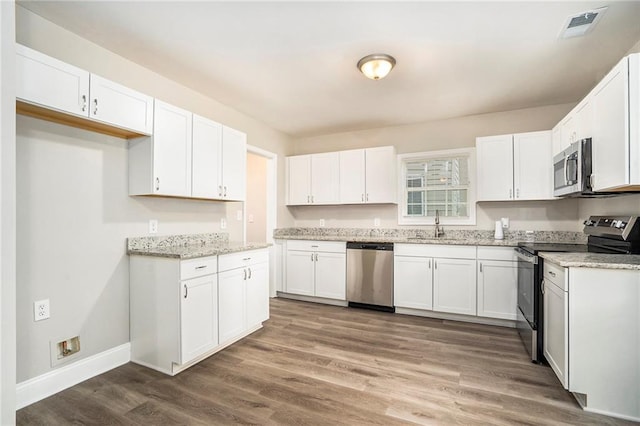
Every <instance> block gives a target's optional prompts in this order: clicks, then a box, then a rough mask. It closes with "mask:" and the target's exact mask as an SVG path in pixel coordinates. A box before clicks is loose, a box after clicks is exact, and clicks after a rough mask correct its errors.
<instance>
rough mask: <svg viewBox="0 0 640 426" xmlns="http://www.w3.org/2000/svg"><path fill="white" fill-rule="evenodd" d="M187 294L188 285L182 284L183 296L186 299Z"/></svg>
mask: <svg viewBox="0 0 640 426" xmlns="http://www.w3.org/2000/svg"><path fill="white" fill-rule="evenodd" d="M188 295H189V287H187V285H186V284H185V285H184V298H185V299H186V298H187V296H188Z"/></svg>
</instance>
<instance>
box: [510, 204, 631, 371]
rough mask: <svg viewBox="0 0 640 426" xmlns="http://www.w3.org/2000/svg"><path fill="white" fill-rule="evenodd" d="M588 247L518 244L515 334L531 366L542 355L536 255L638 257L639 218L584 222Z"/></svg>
mask: <svg viewBox="0 0 640 426" xmlns="http://www.w3.org/2000/svg"><path fill="white" fill-rule="evenodd" d="M583 232H584V233H585V234H587V235H588V239H587V244H586V245H584V244H554V243H536V242H531V243H520V244H519V246H518V247H516V248H515V251H516V256H517V257H518V321H517V327H518V333H519V334H520V337H521V339H522V341H523V343H524V345H525V347H526V348H527V351H528V352H529V354H530V355H531V360H532V361H533V362H540V361H542V360H543V359H544V355H543V346H542V342H543V335H542V321H543V318H544V311H543V309H544V306H543V304H542V291H541V287H542V285H541V284H542V277H543V275H542V271H543V259H542V258H541V257H539V256H538V253H540V252H543V251H547V252H549V251H552V252H593V253H617V254H638V253H640V220H638V216H631V215H629V216H591V217H590V218H589V219H587V220H586V221H585V222H584V230H583Z"/></svg>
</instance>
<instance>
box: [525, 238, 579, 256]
mask: <svg viewBox="0 0 640 426" xmlns="http://www.w3.org/2000/svg"><path fill="white" fill-rule="evenodd" d="M518 247H521V248H523V249H525V250H527V251H528V252H529V253H531V254H538V253H539V252H541V251H560V252H580V253H584V252H587V251H589V249H588V247H587V245H586V244H578V243H540V242H535V241H534V242H530V243H527V242H524V243H519V244H518Z"/></svg>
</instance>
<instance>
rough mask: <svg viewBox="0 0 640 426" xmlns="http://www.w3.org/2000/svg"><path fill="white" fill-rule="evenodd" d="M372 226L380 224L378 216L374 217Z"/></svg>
mask: <svg viewBox="0 0 640 426" xmlns="http://www.w3.org/2000/svg"><path fill="white" fill-rule="evenodd" d="M373 226H380V218H379V217H376V218H375V219H373Z"/></svg>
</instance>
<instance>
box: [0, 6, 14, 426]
mask: <svg viewBox="0 0 640 426" xmlns="http://www.w3.org/2000/svg"><path fill="white" fill-rule="evenodd" d="M14 34H15V4H14V2H13V1H10V2H9V1H3V2H0V140H1V141H2V143H1V144H0V202H1V208H0V320H1V324H0V424H3V425H11V424H14V423H15V408H16V349H15V347H16V215H15V208H16V200H15V196H16V189H15V187H16V178H15V171H16V161H15V149H16V144H15V139H16V138H15V134H16V130H15V92H14V87H15V84H14V78H15V75H14V74H15V73H14V71H13V70H14V69H15V65H14V63H15V62H14V61H15V50H14V46H13V44H14V40H15V37H14Z"/></svg>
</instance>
